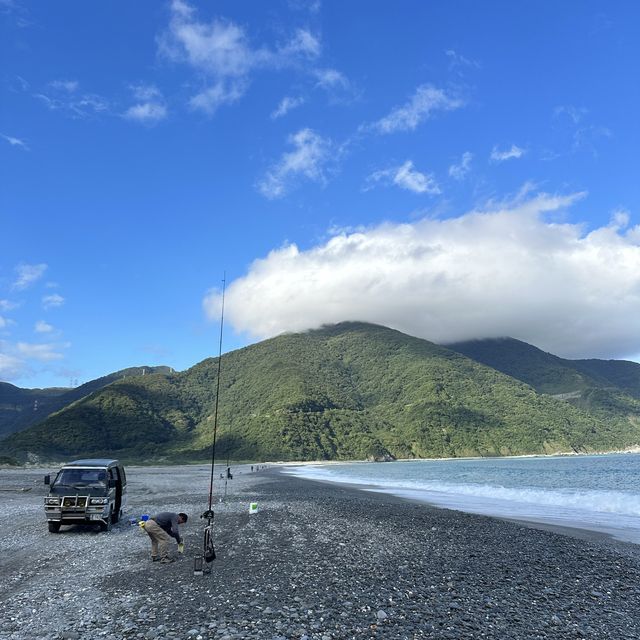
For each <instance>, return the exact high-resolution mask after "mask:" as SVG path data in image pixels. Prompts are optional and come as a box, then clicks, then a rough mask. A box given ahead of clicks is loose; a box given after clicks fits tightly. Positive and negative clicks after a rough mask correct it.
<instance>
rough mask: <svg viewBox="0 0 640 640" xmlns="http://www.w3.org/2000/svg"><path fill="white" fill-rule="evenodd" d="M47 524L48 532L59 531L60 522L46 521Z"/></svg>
mask: <svg viewBox="0 0 640 640" xmlns="http://www.w3.org/2000/svg"><path fill="white" fill-rule="evenodd" d="M47 525H48V526H49V533H58V531H60V523H59V522H47Z"/></svg>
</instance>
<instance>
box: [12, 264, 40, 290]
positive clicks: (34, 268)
mask: <svg viewBox="0 0 640 640" xmlns="http://www.w3.org/2000/svg"><path fill="white" fill-rule="evenodd" d="M46 270H47V265H46V264H44V263H41V264H20V265H18V266H17V267H16V268H15V269H14V271H15V272H16V274H17V277H16V279H15V281H14V282H13V285H12V288H13V289H19V290H20V289H26V288H27V287H30V286H31V285H32V284H33V283H34V282H36V281H37V280H39V279H40V278H41V277H42V276H43V274H44V272H45V271H46Z"/></svg>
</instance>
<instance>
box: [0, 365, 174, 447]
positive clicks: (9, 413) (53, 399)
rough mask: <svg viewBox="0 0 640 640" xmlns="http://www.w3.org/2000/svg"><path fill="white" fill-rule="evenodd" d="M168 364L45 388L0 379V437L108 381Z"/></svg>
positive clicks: (50, 412) (154, 371)
mask: <svg viewBox="0 0 640 640" xmlns="http://www.w3.org/2000/svg"><path fill="white" fill-rule="evenodd" d="M169 371H170V369H169V367H131V368H129V369H123V370H122V371H116V372H115V373H110V374H109V375H106V376H103V377H102V378H98V379H96V380H91V381H90V382H87V383H85V384H83V385H80V386H79V387H74V388H72V389H69V388H59V387H52V388H49V389H21V388H20V387H15V386H14V385H12V384H9V383H7V382H0V439H1V438H3V437H5V436H8V435H9V434H11V433H15V432H17V431H22V430H24V429H26V428H27V427H29V426H31V425H33V424H36V423H38V422H42V421H43V420H44V419H45V418H47V416H49V415H50V414H52V413H54V412H55V411H60V409H62V408H63V407H66V406H67V405H69V404H71V403H72V402H75V401H76V400H79V399H80V398H83V397H85V396H87V395H89V394H90V393H93V392H94V391H97V390H98V389H102V388H103V387H106V386H107V385H108V384H111V383H112V382H115V381H116V380H120V379H122V378H126V377H130V376H139V375H143V372H144V373H157V372H169Z"/></svg>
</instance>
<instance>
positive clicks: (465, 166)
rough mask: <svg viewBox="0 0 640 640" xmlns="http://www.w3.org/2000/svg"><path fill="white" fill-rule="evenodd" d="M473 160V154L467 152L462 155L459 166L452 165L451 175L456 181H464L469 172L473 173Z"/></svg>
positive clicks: (450, 168)
mask: <svg viewBox="0 0 640 640" xmlns="http://www.w3.org/2000/svg"><path fill="white" fill-rule="evenodd" d="M472 160H473V154H472V153H471V152H469V151H465V152H464V153H463V154H462V158H461V159H460V162H459V164H452V165H451V166H450V167H449V175H450V176H451V177H452V178H453V179H454V180H463V179H464V178H465V177H466V176H467V174H468V173H469V171H471V161H472Z"/></svg>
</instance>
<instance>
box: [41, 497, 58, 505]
mask: <svg viewBox="0 0 640 640" xmlns="http://www.w3.org/2000/svg"><path fill="white" fill-rule="evenodd" d="M44 503H45V504H56V505H59V504H60V498H45V501H44Z"/></svg>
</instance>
